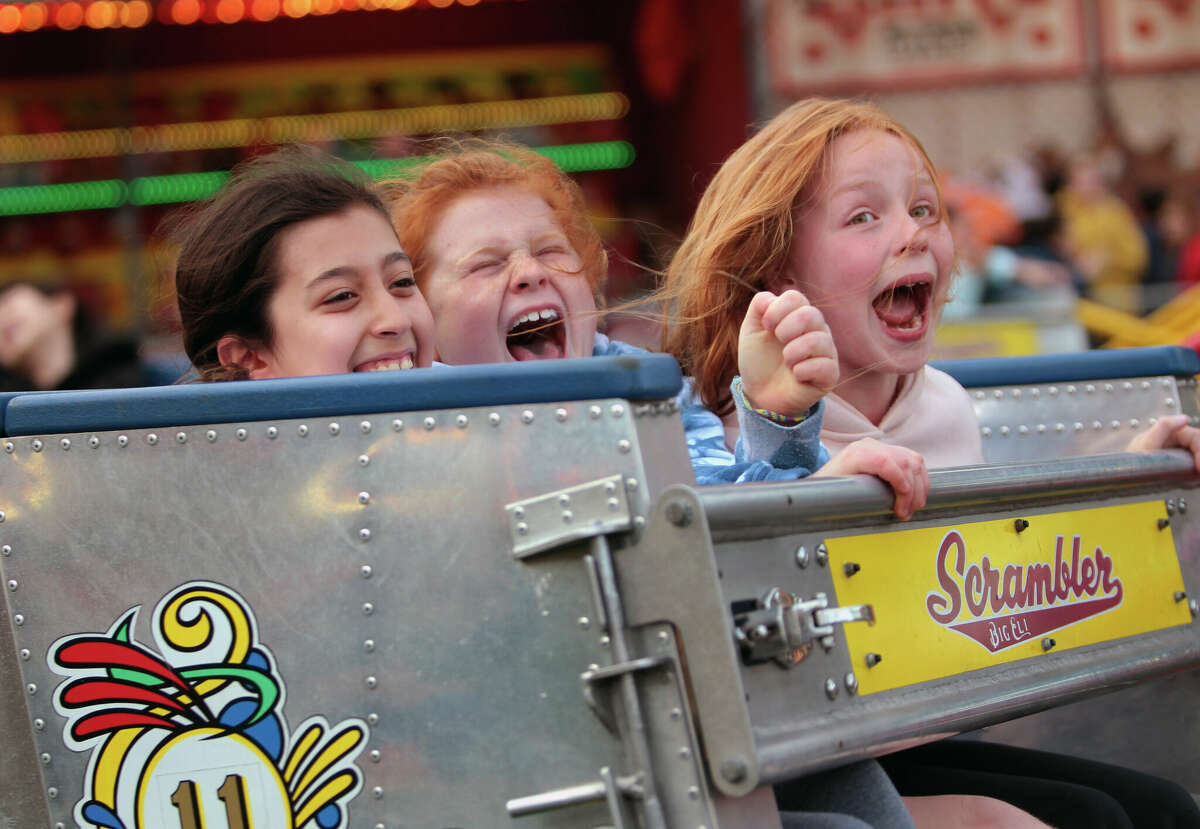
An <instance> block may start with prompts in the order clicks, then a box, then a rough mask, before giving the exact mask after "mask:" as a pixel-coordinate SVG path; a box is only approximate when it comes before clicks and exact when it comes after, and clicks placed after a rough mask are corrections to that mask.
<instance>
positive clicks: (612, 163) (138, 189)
mask: <svg viewBox="0 0 1200 829" xmlns="http://www.w3.org/2000/svg"><path fill="white" fill-rule="evenodd" d="M535 149H536V150H537V152H539V153H541V154H542V155H545V156H546V157H548V158H549V159H550V160H552V161H553V162H554V163H555V164H557V165H558V166H559V167H560V168H562V169H563V170H564V171H566V172H568V173H580V172H589V171H593V170H617V169H623V168H625V167H628V166H630V165H631V164H633V161H634V159H635V158H636V153H635V151H634V149H633V145H631V144H629V143H628V142H626V141H601V142H596V143H592V144H563V145H560V146H554V147H538V148H535ZM423 160H424V158H423V157H411V158H392V159H377V160H371V161H356V162H354V164H356V165H357V166H358V167H360V168H361V169H362V170H364V171H365V172H366V173H368V174H369V175H371V176H373V177H375V178H384V177H387V176H394V175H399V174H401V173H403V171H404V170H405V169H407V168H409V167H412V166H414V165H416V164H419V163H421V161H423ZM228 176H229V173H228V172H225V171H215V172H207V173H181V174H176V175H165V176H142V177H140V178H135V179H132V180H130V181H129V182H125V181H122V180H120V179H107V180H104V181H77V182H70V183H66V184H43V185H33V186H29V187H7V188H3V189H0V216H20V215H31V214H35V213H67V212H73V211H77V210H108V209H113V208H117V207H121V206H123V205H125V204H130V205H134V206H136V207H144V206H148V205H154V204H178V203H180V202H188V201H196V200H198V199H203V198H206V197H207V196H210V195H212V194H213V193H215V192H216V191H217V190H219V189H220V187H221V185H222V184H224V183H225V180H226V178H228Z"/></svg>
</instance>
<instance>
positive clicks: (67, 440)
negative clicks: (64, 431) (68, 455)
mask: <svg viewBox="0 0 1200 829" xmlns="http://www.w3.org/2000/svg"><path fill="white" fill-rule="evenodd" d="M58 445H59V446H61V447H62V448H63V451H64V452H66V451H67V450H68V449H70V448H71V439H70V438H63V439H62V440H60V441H59V442H58Z"/></svg>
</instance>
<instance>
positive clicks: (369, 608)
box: [362, 602, 375, 616]
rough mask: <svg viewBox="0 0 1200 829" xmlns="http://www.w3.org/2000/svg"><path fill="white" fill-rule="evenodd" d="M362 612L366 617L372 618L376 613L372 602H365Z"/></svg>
mask: <svg viewBox="0 0 1200 829" xmlns="http://www.w3.org/2000/svg"><path fill="white" fill-rule="evenodd" d="M362 612H363V615H364V616H370V615H371V614H372V613H374V612H375V605H373V604H371V603H370V602H363V606H362Z"/></svg>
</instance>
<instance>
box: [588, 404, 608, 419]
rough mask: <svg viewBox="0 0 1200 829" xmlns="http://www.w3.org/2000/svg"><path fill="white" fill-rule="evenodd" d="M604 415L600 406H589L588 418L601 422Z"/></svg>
mask: <svg viewBox="0 0 1200 829" xmlns="http://www.w3.org/2000/svg"><path fill="white" fill-rule="evenodd" d="M602 414H604V412H603V411H602V410H601V408H600V407H599V406H588V417H590V418H591V419H592V420H599V419H600V415H602Z"/></svg>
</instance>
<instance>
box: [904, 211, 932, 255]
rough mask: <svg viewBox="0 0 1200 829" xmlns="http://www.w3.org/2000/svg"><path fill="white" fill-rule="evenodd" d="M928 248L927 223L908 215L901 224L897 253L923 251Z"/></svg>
mask: <svg viewBox="0 0 1200 829" xmlns="http://www.w3.org/2000/svg"><path fill="white" fill-rule="evenodd" d="M928 249H929V225H928V223H922V222H920V221H918V220H917V219H915V218H913V217H912V216H909V217H908V218H907V219H906V220H905V222H904V224H903V225H902V227H901V229H900V233H899V238H898V239H897V250H896V253H897V255H900V254H904V253H923V252H924V251H926V250H928Z"/></svg>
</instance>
